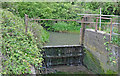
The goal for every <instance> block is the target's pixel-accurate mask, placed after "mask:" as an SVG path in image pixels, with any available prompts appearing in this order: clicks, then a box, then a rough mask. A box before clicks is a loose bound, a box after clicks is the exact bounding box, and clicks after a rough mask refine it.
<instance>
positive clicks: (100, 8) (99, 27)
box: [99, 8, 101, 31]
mask: <svg viewBox="0 0 120 76" xmlns="http://www.w3.org/2000/svg"><path fill="white" fill-rule="evenodd" d="M99 30H100V31H101V8H100V25H99Z"/></svg>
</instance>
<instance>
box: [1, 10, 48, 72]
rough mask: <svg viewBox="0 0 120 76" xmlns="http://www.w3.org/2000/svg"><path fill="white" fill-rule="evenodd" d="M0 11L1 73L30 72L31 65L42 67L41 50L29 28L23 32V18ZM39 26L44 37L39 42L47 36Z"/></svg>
mask: <svg viewBox="0 0 120 76" xmlns="http://www.w3.org/2000/svg"><path fill="white" fill-rule="evenodd" d="M0 13H1V15H2V25H1V27H2V28H1V29H2V51H1V52H2V54H3V56H4V59H3V64H2V65H3V68H2V71H3V72H2V74H26V73H27V74H30V73H31V69H30V68H31V66H35V68H36V69H39V68H40V67H42V63H41V62H42V61H43V58H42V55H41V54H40V51H41V50H40V49H39V48H38V46H37V42H36V39H35V37H34V34H33V33H32V32H31V31H29V30H28V32H27V33H25V25H24V21H23V19H21V18H20V17H17V16H14V15H13V14H12V13H11V12H9V11H6V10H2V11H1V12H0ZM33 25H34V24H33ZM34 26H35V25H34ZM40 28H41V33H39V34H41V35H42V36H41V37H42V38H45V39H42V40H41V42H44V41H46V38H47V37H45V36H46V35H45V34H46V33H44V31H43V28H42V27H40ZM40 28H39V29H40ZM42 33H43V34H42ZM43 35H45V36H43ZM38 67H39V68H38Z"/></svg>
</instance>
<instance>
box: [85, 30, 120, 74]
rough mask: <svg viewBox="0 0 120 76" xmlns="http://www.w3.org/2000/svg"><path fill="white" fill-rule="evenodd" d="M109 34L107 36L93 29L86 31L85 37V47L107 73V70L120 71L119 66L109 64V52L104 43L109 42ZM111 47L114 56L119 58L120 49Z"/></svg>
mask: <svg viewBox="0 0 120 76" xmlns="http://www.w3.org/2000/svg"><path fill="white" fill-rule="evenodd" d="M104 36H106V40H104V39H103V38H104ZM109 36H110V35H109V34H106V33H105V32H102V31H97V32H95V30H93V29H86V30H85V37H84V46H85V48H86V49H87V50H89V51H90V52H91V53H92V54H93V55H94V56H96V58H97V59H98V60H99V61H100V65H101V66H102V68H103V69H104V71H105V72H106V71H107V70H112V71H116V72H117V71H118V65H116V66H112V65H110V64H108V61H109V52H108V51H107V50H106V49H105V48H106V47H105V45H104V43H105V42H107V41H109ZM109 46H110V47H111V50H112V53H113V55H114V56H116V57H117V56H118V51H120V48H119V47H118V46H115V45H109Z"/></svg>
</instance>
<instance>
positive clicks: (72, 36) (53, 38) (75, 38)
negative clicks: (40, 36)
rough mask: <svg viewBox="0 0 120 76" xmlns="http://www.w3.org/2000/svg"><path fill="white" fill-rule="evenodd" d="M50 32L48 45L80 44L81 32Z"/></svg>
mask: <svg viewBox="0 0 120 76" xmlns="http://www.w3.org/2000/svg"><path fill="white" fill-rule="evenodd" d="M49 33H50V38H49V43H47V44H46V45H79V41H80V33H58V32H49Z"/></svg>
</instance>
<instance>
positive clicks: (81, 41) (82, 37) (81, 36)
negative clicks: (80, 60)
mask: <svg viewBox="0 0 120 76" xmlns="http://www.w3.org/2000/svg"><path fill="white" fill-rule="evenodd" d="M84 19H85V18H84V17H83V18H82V24H81V26H82V27H81V31H80V45H81V46H83V44H84V33H85V24H84Z"/></svg>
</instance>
